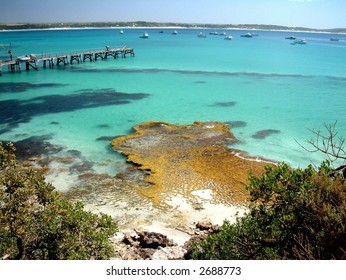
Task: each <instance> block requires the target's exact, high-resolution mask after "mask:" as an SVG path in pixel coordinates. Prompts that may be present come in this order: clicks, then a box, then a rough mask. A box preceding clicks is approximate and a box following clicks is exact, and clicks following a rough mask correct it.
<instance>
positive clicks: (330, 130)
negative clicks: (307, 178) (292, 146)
mask: <svg viewBox="0 0 346 280" xmlns="http://www.w3.org/2000/svg"><path fill="white" fill-rule="evenodd" d="M336 124H337V121H335V122H334V123H333V124H324V127H325V129H326V134H322V132H321V131H320V130H314V129H312V130H311V129H309V131H311V132H312V133H313V134H314V136H315V137H314V138H311V139H310V140H308V141H307V143H308V144H309V145H310V146H311V148H306V147H305V146H303V145H301V144H300V143H298V142H297V141H296V142H297V143H298V145H299V146H300V147H302V148H303V149H304V150H306V151H308V152H310V153H315V152H321V153H323V154H325V155H326V156H327V157H328V159H329V161H330V162H335V161H336V160H340V159H341V160H345V161H346V150H345V138H344V137H342V136H339V135H338V132H337V131H336Z"/></svg>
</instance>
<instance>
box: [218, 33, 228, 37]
mask: <svg viewBox="0 0 346 280" xmlns="http://www.w3.org/2000/svg"><path fill="white" fill-rule="evenodd" d="M219 35H220V36H227V34H226V32H221V33H220V34H219Z"/></svg>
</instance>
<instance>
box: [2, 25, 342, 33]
mask: <svg viewBox="0 0 346 280" xmlns="http://www.w3.org/2000/svg"><path fill="white" fill-rule="evenodd" d="M0 26H1V24H0ZM94 29H95V30H102V29H105V30H107V29H116V30H123V29H132V30H136V29H138V30H142V29H149V30H153V29H158V30H160V29H162V30H166V29H167V30H171V29H180V30H182V29H186V30H201V29H208V30H209V29H210V30H236V31H261V32H287V33H309V34H335V35H346V28H345V31H344V32H342V31H333V30H329V29H326V30H314V29H307V30H305V29H304V28H302V29H295V28H294V27H292V28H288V29H285V28H283V29H280V28H278V29H273V28H268V29H267V28H256V27H212V26H209V27H202V26H191V27H186V26H179V25H177V26H175V25H171V26H162V27H160V26H122V27H120V26H104V27H97V26H95V27H92V26H86V27H52V28H49V27H47V28H18V29H0V33H1V32H26V31H28V32H30V31H69V30H94ZM336 29H339V28H336ZM340 29H344V28H340Z"/></svg>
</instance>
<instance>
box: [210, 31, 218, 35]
mask: <svg viewBox="0 0 346 280" xmlns="http://www.w3.org/2000/svg"><path fill="white" fill-rule="evenodd" d="M209 34H210V35H219V33H218V32H217V31H213V32H210V33H209Z"/></svg>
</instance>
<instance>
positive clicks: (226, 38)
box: [225, 35, 233, 40]
mask: <svg viewBox="0 0 346 280" xmlns="http://www.w3.org/2000/svg"><path fill="white" fill-rule="evenodd" d="M232 39H233V37H232V36H231V35H228V36H226V37H225V40H232Z"/></svg>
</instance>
